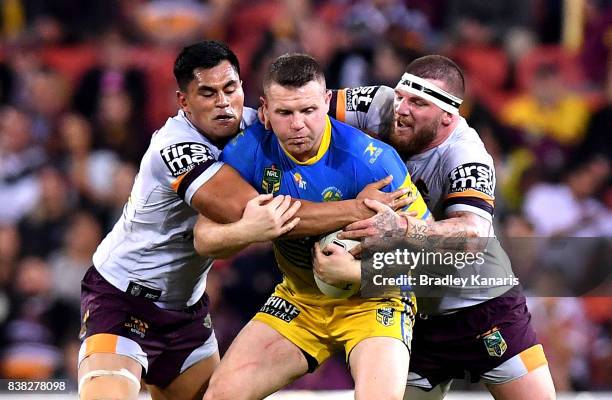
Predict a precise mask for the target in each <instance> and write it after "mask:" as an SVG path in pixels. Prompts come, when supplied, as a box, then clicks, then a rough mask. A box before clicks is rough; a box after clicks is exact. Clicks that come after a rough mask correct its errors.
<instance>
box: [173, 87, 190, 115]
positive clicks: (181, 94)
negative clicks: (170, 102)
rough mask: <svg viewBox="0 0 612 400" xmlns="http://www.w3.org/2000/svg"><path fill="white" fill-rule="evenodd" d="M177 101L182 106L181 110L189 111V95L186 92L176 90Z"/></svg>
mask: <svg viewBox="0 0 612 400" xmlns="http://www.w3.org/2000/svg"><path fill="white" fill-rule="evenodd" d="M176 103H177V104H178V106H179V107H180V108H181V110H183V111H185V112H186V113H189V112H190V111H189V105H188V104H187V96H186V95H185V93H184V92H182V91H180V90H177V91H176Z"/></svg>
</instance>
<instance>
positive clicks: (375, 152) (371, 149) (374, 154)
mask: <svg viewBox="0 0 612 400" xmlns="http://www.w3.org/2000/svg"><path fill="white" fill-rule="evenodd" d="M382 152H383V149H382V148H380V147H375V146H374V142H370V144H368V147H366V149H365V150H364V151H363V154H368V155H369V156H370V160H369V161H370V164H374V163H375V162H376V160H377V159H378V156H379V155H380V153H382Z"/></svg>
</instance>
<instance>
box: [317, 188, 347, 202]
mask: <svg viewBox="0 0 612 400" xmlns="http://www.w3.org/2000/svg"><path fill="white" fill-rule="evenodd" d="M321 197H323V201H340V200H342V192H341V191H340V189H338V188H337V187H335V186H330V187H328V188H325V190H323V191H322V192H321Z"/></svg>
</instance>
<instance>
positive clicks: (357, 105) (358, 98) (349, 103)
mask: <svg viewBox="0 0 612 400" xmlns="http://www.w3.org/2000/svg"><path fill="white" fill-rule="evenodd" d="M377 91H378V86H361V87H356V88H352V89H346V111H359V112H364V113H367V112H368V110H369V109H370V105H371V104H372V101H373V100H374V96H375V95H376V92H377Z"/></svg>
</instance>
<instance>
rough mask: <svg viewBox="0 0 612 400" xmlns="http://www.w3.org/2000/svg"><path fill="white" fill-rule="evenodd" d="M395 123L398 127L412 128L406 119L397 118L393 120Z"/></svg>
mask: <svg viewBox="0 0 612 400" xmlns="http://www.w3.org/2000/svg"><path fill="white" fill-rule="evenodd" d="M395 125H396V126H397V127H398V128H412V124H411V123H408V121H406V120H405V119H401V118H400V119H398V120H396V121H395Z"/></svg>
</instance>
